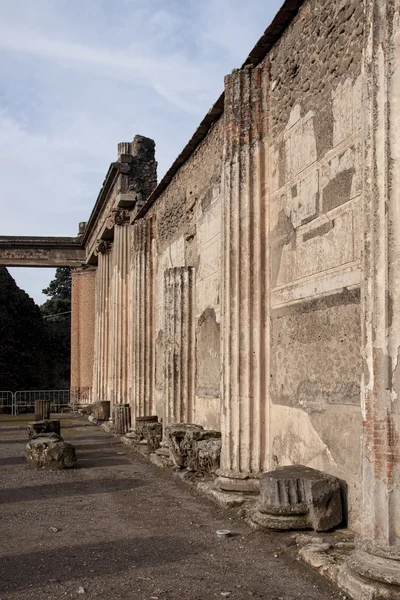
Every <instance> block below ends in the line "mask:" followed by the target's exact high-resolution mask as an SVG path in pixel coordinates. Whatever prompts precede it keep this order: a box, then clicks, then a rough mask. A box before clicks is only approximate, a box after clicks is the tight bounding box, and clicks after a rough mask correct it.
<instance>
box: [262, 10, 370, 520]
mask: <svg viewBox="0 0 400 600" xmlns="http://www.w3.org/2000/svg"><path fill="white" fill-rule="evenodd" d="M362 35H363V9H362V4H361V3H358V2H355V1H349V0H341V1H339V2H335V3H332V2H328V1H326V2H324V1H321V0H319V1H318V2H317V1H315V0H311V1H310V2H307V3H305V4H304V6H303V7H302V9H301V11H300V13H299V15H298V16H297V18H296V19H295V20H294V22H293V23H292V24H291V26H290V27H289V28H288V30H287V31H286V32H285V34H284V35H283V37H282V38H281V40H280V41H279V42H278V43H277V44H276V46H275V47H274V48H273V49H272V51H271V52H270V54H269V56H267V58H266V59H265V60H266V63H269V67H270V80H271V84H270V89H269V93H268V96H269V100H268V103H269V107H270V108H269V115H270V122H269V135H268V144H269V161H270V162H269V178H268V181H267V185H268V186H269V192H270V193H269V226H270V256H271V270H270V277H271V299H270V300H271V330H270V336H271V337H270V348H271V350H270V356H271V385H270V401H271V412H270V439H271V442H270V452H271V455H272V460H273V464H274V465H275V466H278V465H282V464H288V463H296V462H301V463H304V464H308V465H310V466H314V467H317V468H320V469H323V470H325V471H328V472H331V473H333V474H335V475H338V476H339V477H342V478H343V479H344V480H346V482H347V484H348V488H349V519H350V523H351V526H353V527H356V528H357V526H358V513H359V486H360V436H361V410H360V380H361V356H360V347H361V323H360V294H359V289H358V288H359V284H360V281H361V242H362V151H363V150H362V141H363V140H362V118H361V116H362V115H361V111H362V102H361V93H362V88H361V58H362ZM304 40H307V49H306V51H305V49H304Z"/></svg>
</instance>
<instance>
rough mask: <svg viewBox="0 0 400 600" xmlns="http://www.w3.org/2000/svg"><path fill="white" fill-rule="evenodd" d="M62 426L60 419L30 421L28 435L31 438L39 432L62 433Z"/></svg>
mask: <svg viewBox="0 0 400 600" xmlns="http://www.w3.org/2000/svg"><path fill="white" fill-rule="evenodd" d="M60 431H61V427H60V421H59V420H58V419H44V420H42V421H31V422H30V423H28V436H29V439H31V438H32V437H33V436H34V435H37V434H38V433H57V434H58V435H60Z"/></svg>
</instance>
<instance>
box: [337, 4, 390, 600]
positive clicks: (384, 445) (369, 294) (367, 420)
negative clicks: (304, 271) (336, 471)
mask: <svg viewBox="0 0 400 600" xmlns="http://www.w3.org/2000/svg"><path fill="white" fill-rule="evenodd" d="M365 9H366V14H365V23H366V32H365V35H364V39H365V41H366V47H365V49H364V67H365V87H364V98H365V114H364V117H365V122H364V132H365V138H364V139H365V148H364V150H365V154H364V158H365V172H364V181H365V187H364V195H365V202H364V231H365V236H364V285H363V343H364V375H363V382H362V390H363V393H362V412H363V437H362V468H363V477H362V493H363V498H362V538H361V539H360V540H359V548H358V550H357V551H356V552H355V553H354V554H353V555H352V556H351V557H350V559H349V564H350V566H351V568H352V570H353V572H355V573H356V574H357V575H361V576H362V578H363V579H361V580H360V579H358V580H357V586H358V587H357V589H359V587H360V581H362V582H363V583H364V585H367V586H368V594H369V595H368V598H373V599H375V598H383V597H384V598H400V409H399V401H400V363H399V361H400V219H399V215H400V124H399V113H400V2H399V0H395V1H394V2H392V1H390V2H389V0H366V1H365ZM385 584H388V585H389V587H386V586H385ZM382 586H383V587H382ZM349 589H350V588H349ZM350 593H351V589H350ZM389 594H390V595H389ZM363 597H364V596H363ZM365 597H367V593H366V592H365Z"/></svg>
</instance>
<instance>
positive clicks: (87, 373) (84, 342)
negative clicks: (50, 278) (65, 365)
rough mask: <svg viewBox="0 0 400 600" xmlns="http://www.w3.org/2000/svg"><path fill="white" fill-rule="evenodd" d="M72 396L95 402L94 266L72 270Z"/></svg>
mask: <svg viewBox="0 0 400 600" xmlns="http://www.w3.org/2000/svg"><path fill="white" fill-rule="evenodd" d="M71 275H72V296H71V398H72V401H73V402H78V403H82V404H87V403H89V402H92V384H93V362H94V326H95V285H96V270H95V268H94V267H87V266H85V267H81V268H76V269H71Z"/></svg>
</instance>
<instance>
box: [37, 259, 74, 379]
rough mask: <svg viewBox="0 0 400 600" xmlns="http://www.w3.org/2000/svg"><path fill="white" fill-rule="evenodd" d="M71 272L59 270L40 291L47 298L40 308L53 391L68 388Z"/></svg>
mask: <svg viewBox="0 0 400 600" xmlns="http://www.w3.org/2000/svg"><path fill="white" fill-rule="evenodd" d="M71 287H72V286H71V270H70V268H69V267H60V268H58V269H57V270H56V274H55V278H54V279H53V280H52V281H51V282H50V283H49V285H48V287H47V288H45V289H44V290H43V294H46V296H49V299H48V300H46V302H45V303H44V304H42V306H41V307H40V311H41V313H42V316H43V320H44V324H45V327H46V330H47V336H48V347H49V351H50V356H51V380H52V387H53V388H54V389H67V388H69V380H70V354H71Z"/></svg>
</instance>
